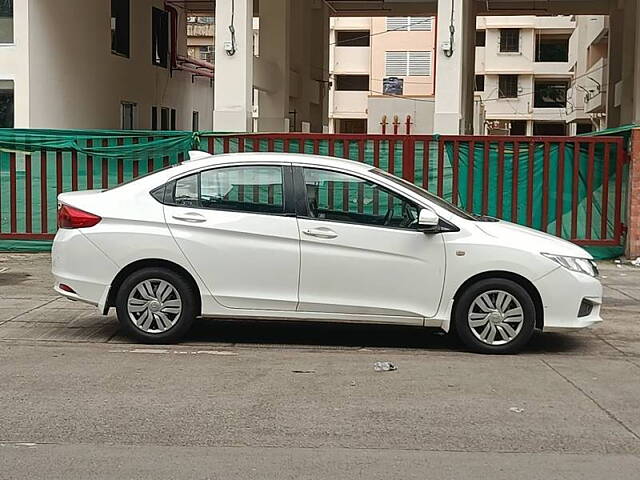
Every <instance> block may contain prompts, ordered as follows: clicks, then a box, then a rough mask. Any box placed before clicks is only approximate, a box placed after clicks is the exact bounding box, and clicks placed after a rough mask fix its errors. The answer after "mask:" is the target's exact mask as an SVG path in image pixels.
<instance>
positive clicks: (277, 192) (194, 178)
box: [165, 164, 300, 310]
mask: <svg viewBox="0 0 640 480" xmlns="http://www.w3.org/2000/svg"><path fill="white" fill-rule="evenodd" d="M292 188H293V187H292V184H291V167H290V165H288V164H282V165H274V164H268V165H246V164H243V165H235V166H224V167H217V168H213V169H210V170H205V171H202V172H200V173H195V174H191V175H188V176H186V177H183V178H179V179H176V180H174V181H172V182H170V183H169V184H168V186H167V193H166V194H165V195H167V194H168V196H169V199H168V200H167V197H165V203H168V205H166V206H165V219H166V221H167V224H168V225H169V228H170V230H171V233H172V234H173V236H174V238H175V239H176V242H177V243H178V245H179V247H180V249H181V250H182V251H183V253H184V254H185V256H186V257H187V259H188V260H189V262H190V263H191V264H192V265H193V267H194V269H195V270H196V271H197V272H198V274H199V275H200V277H201V278H202V280H203V281H204V283H205V284H206V285H207V287H208V288H209V290H210V291H211V292H212V294H213V296H214V297H215V298H216V300H217V301H218V302H219V303H220V304H222V305H224V306H226V307H229V308H242V309H252V310H295V309H296V304H297V301H298V274H299V266H300V249H299V235H298V227H297V221H296V218H295V212H294V208H293V205H291V206H290V205H289V202H288V200H287V198H288V197H289V196H288V195H286V191H287V190H292Z"/></svg>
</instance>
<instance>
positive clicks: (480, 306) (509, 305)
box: [454, 278, 536, 354]
mask: <svg viewBox="0 0 640 480" xmlns="http://www.w3.org/2000/svg"><path fill="white" fill-rule="evenodd" d="M483 315H484V316H483ZM535 318H536V316H535V305H534V303H533V300H532V298H531V295H529V293H528V292H527V291H526V290H525V289H524V288H523V287H522V286H520V285H519V284H517V283H515V282H513V281H511V280H507V279H503V278H494V279H485V280H480V281H479V282H477V283H474V284H473V285H471V286H470V287H469V288H467V289H466V291H465V292H463V294H462V295H461V296H460V298H459V299H458V301H457V302H456V306H455V310H454V325H455V331H456V333H457V334H458V337H459V338H460V340H461V341H462V342H463V343H464V344H465V345H466V346H467V347H468V348H469V349H470V350H472V351H474V352H478V353H489V354H505V353H517V352H519V351H520V350H522V348H523V347H524V346H525V345H527V343H529V340H531V336H532V335H533V331H534V329H535V323H536V321H535ZM485 321H486V322H485ZM483 322H485V323H483ZM492 332H493V333H492Z"/></svg>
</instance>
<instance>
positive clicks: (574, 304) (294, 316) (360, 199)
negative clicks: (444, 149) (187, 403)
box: [52, 153, 602, 353]
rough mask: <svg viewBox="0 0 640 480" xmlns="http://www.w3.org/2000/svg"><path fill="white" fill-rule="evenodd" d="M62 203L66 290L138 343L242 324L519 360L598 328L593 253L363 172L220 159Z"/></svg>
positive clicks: (357, 167) (310, 163)
mask: <svg viewBox="0 0 640 480" xmlns="http://www.w3.org/2000/svg"><path fill="white" fill-rule="evenodd" d="M59 204H60V208H59V215H58V221H59V227H60V229H59V230H58V234H57V235H56V238H55V241H54V244H53V267H52V269H53V274H54V276H55V280H56V285H55V290H56V291H57V292H58V293H60V294H61V295H64V296H65V297H68V298H70V299H72V300H80V301H83V302H88V303H91V304H94V305H96V306H97V307H98V309H99V310H100V312H102V313H103V314H107V312H108V311H109V309H110V308H111V307H115V309H116V312H117V315H118V319H119V321H120V322H121V324H122V327H123V328H124V330H125V331H126V332H127V333H128V334H130V335H131V336H133V337H135V338H137V339H138V340H140V341H142V342H148V343H170V342H175V341H177V340H178V339H180V338H181V337H182V336H183V335H184V334H185V332H186V331H187V330H188V329H189V327H191V325H192V323H193V322H194V320H195V319H196V318H197V317H209V318H212V317H213V318H215V317H218V318H220V317H225V318H229V317H233V318H259V319H290V320H314V321H332V322H363V323H387V324H393V323H396V324H403V325H418V326H425V327H439V328H442V329H443V330H445V331H451V330H454V331H455V332H456V333H457V334H458V335H459V337H460V338H461V339H462V341H463V342H464V343H465V344H466V345H467V346H468V348H470V349H472V350H474V351H479V352H486V353H509V352H515V351H518V350H520V349H521V348H522V347H523V346H525V345H526V344H527V342H528V341H529V339H530V338H531V336H532V334H533V332H534V330H536V329H538V330H542V329H544V330H545V331H547V330H555V329H578V328H584V327H589V326H592V325H594V324H595V323H597V322H600V321H601V319H600V306H601V301H602V287H601V285H600V282H599V281H598V279H597V273H598V272H597V269H596V266H595V263H594V262H593V260H592V258H591V256H590V255H589V254H588V253H587V252H586V251H584V250H583V249H582V248H580V247H578V246H576V245H574V244H572V243H569V242H567V241H564V240H561V239H558V238H556V237H553V236H551V235H547V234H544V233H541V232H538V231H535V230H531V229H528V228H525V227H522V226H518V225H514V224H511V223H508V222H504V221H498V220H496V219H493V218H488V217H479V216H472V215H470V214H468V213H466V212H464V211H462V210H460V209H458V208H456V207H454V206H453V205H451V204H449V203H447V202H446V201H444V200H442V199H441V198H439V197H436V196H434V195H432V194H431V193H428V192H426V191H425V190H423V189H421V188H419V187H417V186H415V185H413V184H411V183H408V182H406V181H404V180H402V179H400V178H397V177H395V176H393V175H390V174H388V173H386V172H384V171H382V170H379V169H377V168H373V167H371V166H369V165H366V164H362V163H357V162H352V161H347V160H339V159H335V158H328V157H320V156H313V155H297V154H278V153H244V154H230V155H218V156H211V157H207V158H203V159H197V160H190V161H187V162H184V163H183V164H181V165H177V166H173V167H170V168H167V169H164V170H161V171H159V172H156V173H154V174H151V175H148V176H145V177H143V178H140V179H137V180H135V181H132V182H130V183H127V184H125V185H121V186H119V187H116V188H113V189H111V190H106V191H96V190H94V191H83V192H73V193H64V194H61V195H60V197H59Z"/></svg>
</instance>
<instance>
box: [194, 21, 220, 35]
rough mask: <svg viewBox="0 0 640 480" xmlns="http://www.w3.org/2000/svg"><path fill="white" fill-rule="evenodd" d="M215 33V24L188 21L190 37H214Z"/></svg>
mask: <svg viewBox="0 0 640 480" xmlns="http://www.w3.org/2000/svg"><path fill="white" fill-rule="evenodd" d="M214 35H215V25H212V24H202V23H188V24H187V36H188V37H213V36H214Z"/></svg>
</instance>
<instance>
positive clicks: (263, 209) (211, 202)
mask: <svg viewBox="0 0 640 480" xmlns="http://www.w3.org/2000/svg"><path fill="white" fill-rule="evenodd" d="M200 182H201V186H200V198H201V204H202V207H204V208H217V209H222V210H238V211H243V212H255V213H283V212H284V196H283V187H282V185H283V183H282V168H281V167H262V166H255V167H227V168H217V169H214V170H208V171H206V172H203V173H202V174H201V180H200Z"/></svg>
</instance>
